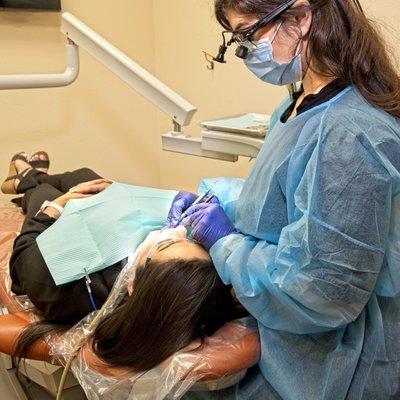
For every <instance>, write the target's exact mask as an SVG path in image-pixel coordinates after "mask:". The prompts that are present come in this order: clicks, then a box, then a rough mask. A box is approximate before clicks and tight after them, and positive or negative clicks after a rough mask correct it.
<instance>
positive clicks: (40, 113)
mask: <svg viewBox="0 0 400 400" xmlns="http://www.w3.org/2000/svg"><path fill="white" fill-rule="evenodd" d="M362 4H363V5H364V6H366V9H367V11H368V12H369V15H371V16H372V17H373V18H374V19H377V20H378V22H383V23H384V24H385V25H386V26H388V27H389V28H388V29H385V34H386V35H387V36H388V38H389V40H390V42H391V43H392V44H393V45H394V46H395V51H397V54H400V46H399V45H398V43H399V41H398V39H399V36H400V31H399V29H398V25H397V21H398V19H399V18H400V9H399V7H398V0H381V1H379V2H376V1H374V0H364V1H362ZM63 9H64V10H66V11H70V12H72V13H74V14H75V15H76V16H77V17H78V18H81V19H82V20H83V21H84V22H85V23H87V24H88V25H89V26H91V27H92V28H93V29H95V30H96V31H98V32H99V33H100V34H102V35H104V36H105V37H106V38H107V39H109V40H110V41H111V42H112V43H113V44H115V45H116V46H117V47H119V48H120V49H121V50H122V51H124V52H126V53H127V54H128V55H130V56H132V58H134V59H135V60H136V61H138V62H139V63H140V64H141V65H143V66H144V67H146V68H148V69H149V70H150V71H151V72H152V73H154V74H155V75H156V76H158V77H159V78H161V80H163V81H164V82H166V83H167V84H169V85H170V86H171V87H172V88H173V89H175V90H176V91H177V92H178V93H180V94H181V95H183V96H184V97H186V98H187V99H188V100H189V101H190V102H192V103H193V104H194V105H196V106H197V107H198V109H199V111H198V113H197V114H196V115H195V121H200V120H202V119H208V118H214V117H219V116H226V115H233V114H237V113H240V112H250V111H255V112H267V113H268V112H271V111H272V109H273V107H274V105H276V103H277V102H278V101H279V100H280V98H281V97H282V96H283V95H284V90H283V89H282V88H273V87H271V86H268V85H264V84H262V83H260V82H258V81H257V79H256V78H255V77H253V76H252V75H251V74H249V73H248V72H247V71H246V69H245V68H244V67H243V65H242V63H241V62H240V60H238V59H236V58H235V57H234V56H233V54H232V52H230V53H229V54H228V56H227V59H228V63H227V64H226V65H217V67H216V69H215V70H214V71H209V70H207V69H206V67H205V62H204V60H203V56H202V50H209V51H211V52H216V50H217V48H218V46H219V44H220V28H219V27H218V26H217V24H216V23H215V21H214V18H213V16H212V0H170V1H166V0H118V1H114V2H113V3H112V5H110V2H109V1H105V0H84V1H77V0H63ZM63 43H64V38H63V37H62V35H61V34H60V33H59V17H58V15H57V14H53V13H26V12H7V13H4V12H0V49H1V52H2V54H1V58H0V73H15V72H19V73H23V72H40V71H43V70H45V71H50V72H52V71H54V72H55V71H61V70H62V69H63V68H64V64H65V56H64V48H63ZM81 59H82V63H81V74H80V76H79V79H78V81H77V82H76V83H75V84H74V85H72V86H70V87H68V88H64V89H49V90H29V91H4V92H0V117H1V125H0V129H1V138H2V144H1V146H0V161H1V164H2V168H3V170H5V166H6V164H7V162H8V159H9V157H10V155H11V154H12V153H14V152H16V151H20V150H21V149H25V150H27V151H28V152H33V151H34V150H36V149H47V150H49V152H50V153H51V156H52V157H53V170H54V171H61V170H64V169H69V168H75V167H79V166H81V165H88V166H91V167H93V168H94V169H96V170H98V171H99V172H100V173H101V174H103V175H107V176H109V177H112V178H114V179H117V180H122V181H127V182H132V183H137V184H142V185H154V186H159V185H161V186H163V187H174V188H186V189H192V190H193V189H194V188H195V187H196V185H197V181H198V179H200V178H201V177H203V176H221V175H234V176H245V175H246V174H247V172H248V170H249V168H250V166H251V163H249V162H248V160H247V159H243V160H240V162H239V163H235V164H232V163H226V162H221V161H214V160H209V159H200V158H196V157H190V156H184V155H179V154H172V153H166V152H162V151H161V140H160V134H161V133H162V132H165V131H168V130H170V128H171V122H170V121H169V120H168V119H167V118H166V117H165V116H164V115H162V114H160V113H159V112H158V111H156V110H155V109H154V108H153V107H152V106H151V105H149V104H148V103H147V102H146V101H145V100H144V99H142V98H141V97H140V96H139V95H137V94H135V93H134V92H132V90H130V89H129V88H127V86H126V85H125V84H124V83H122V82H121V81H120V80H119V79H118V78H116V77H114V76H113V75H112V74H111V73H110V72H109V71H107V70H106V69H105V68H104V67H103V66H101V65H100V64H99V63H98V62H97V61H95V60H93V59H92V58H91V57H90V56H88V55H86V54H85V53H84V52H81ZM188 132H189V133H191V134H193V135H199V134H200V128H199V127H198V125H197V124H196V123H194V124H193V125H192V126H191V127H189V128H188Z"/></svg>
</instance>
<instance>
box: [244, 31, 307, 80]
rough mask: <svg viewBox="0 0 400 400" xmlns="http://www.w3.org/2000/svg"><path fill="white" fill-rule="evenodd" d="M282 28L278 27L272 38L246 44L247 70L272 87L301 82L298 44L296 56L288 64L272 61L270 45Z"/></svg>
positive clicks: (245, 61) (272, 52)
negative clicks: (247, 49) (247, 52)
mask: <svg viewBox="0 0 400 400" xmlns="http://www.w3.org/2000/svg"><path fill="white" fill-rule="evenodd" d="M281 26H282V23H281V24H280V25H279V26H278V29H277V30H276V32H275V34H274V36H273V38H272V39H271V40H270V39H269V38H267V37H266V38H263V39H261V40H260V41H258V42H257V43H255V44H253V43H251V42H248V43H247V44H246V45H247V46H248V47H249V54H248V56H247V59H246V60H244V63H245V64H246V66H247V68H248V69H249V70H250V71H251V72H252V73H253V74H254V75H256V76H257V77H258V78H259V79H261V80H262V81H263V82H266V83H270V84H272V85H278V86H283V85H290V84H292V83H295V82H299V81H301V80H302V77H303V76H302V75H303V71H302V63H301V52H300V43H299V45H298V47H297V49H296V55H295V56H294V57H293V59H292V60H291V61H289V62H288V63H278V62H277V61H276V60H274V50H273V47H272V43H273V41H274V39H275V37H276V35H277V33H278V31H279V29H280V27H281Z"/></svg>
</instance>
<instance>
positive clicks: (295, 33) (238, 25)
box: [226, 2, 311, 63]
mask: <svg viewBox="0 0 400 400" xmlns="http://www.w3.org/2000/svg"><path fill="white" fill-rule="evenodd" d="M299 3H301V2H299ZM305 3H308V2H305ZM226 17H227V19H228V21H229V24H230V26H231V28H232V30H233V31H235V32H237V31H241V30H246V29H248V28H250V27H251V26H252V25H254V24H255V23H256V22H258V21H259V17H258V16H256V15H246V14H240V13H238V12H237V11H234V10H231V11H228V12H227V14H226ZM280 23H281V22H280V21H279V20H276V21H272V22H271V23H269V24H268V25H266V26H265V27H264V28H263V29H260V30H259V31H257V32H256V33H255V34H254V35H253V37H252V42H253V43H257V42H258V41H259V40H261V39H263V38H265V37H268V38H269V39H270V40H272V39H273V38H274V35H275V33H276V32H277V30H278V32H277V34H276V36H275V38H274V39H273V42H272V47H273V50H274V59H275V61H277V62H279V63H287V62H290V61H291V60H292V59H293V57H294V56H295V55H296V50H297V48H298V46H299V43H300V41H302V43H301V45H302V46H301V49H302V53H304V54H305V49H306V45H307V41H306V40H305V39H304V38H305V36H306V35H307V33H308V31H309V29H310V24H311V13H310V14H307V13H305V14H304V16H303V17H302V18H300V17H299V18H298V19H296V18H295V17H293V21H289V20H286V21H285V22H284V23H283V24H282V25H281V26H280V28H279V25H280ZM278 28H279V29H278Z"/></svg>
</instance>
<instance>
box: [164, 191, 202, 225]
mask: <svg viewBox="0 0 400 400" xmlns="http://www.w3.org/2000/svg"><path fill="white" fill-rule="evenodd" d="M196 199H197V195H196V194H194V193H190V192H185V191H181V192H179V193H178V194H177V195H176V196H175V197H174V200H173V201H172V205H171V208H170V210H169V213H168V217H167V222H166V223H165V228H175V226H176V225H177V223H178V222H179V220H180V218H181V216H182V214H183V213H184V212H185V211H186V210H187V209H188V208H189V207H190V206H191V205H192V204H193V203H194V201H195V200H196Z"/></svg>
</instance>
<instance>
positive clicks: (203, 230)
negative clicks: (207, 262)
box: [182, 203, 236, 251]
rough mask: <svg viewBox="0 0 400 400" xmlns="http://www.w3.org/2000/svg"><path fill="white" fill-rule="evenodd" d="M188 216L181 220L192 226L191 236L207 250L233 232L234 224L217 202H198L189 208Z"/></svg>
mask: <svg viewBox="0 0 400 400" xmlns="http://www.w3.org/2000/svg"><path fill="white" fill-rule="evenodd" d="M187 213H188V216H187V217H186V218H185V219H184V220H183V221H182V224H183V225H185V226H191V227H192V229H193V230H192V237H193V239H195V240H196V241H197V242H199V243H200V244H202V245H203V246H204V248H205V249H206V250H207V251H210V249H211V247H212V246H213V245H214V244H215V243H216V242H217V241H218V240H219V239H222V238H223V237H225V236H228V235H230V234H231V233H233V232H235V231H236V230H235V226H234V225H233V224H232V222H231V220H230V219H229V218H228V216H227V215H226V214H225V211H224V210H223V209H222V207H221V206H220V205H219V204H212V203H200V204H197V205H196V206H193V207H191V208H189V210H188V211H187Z"/></svg>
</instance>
